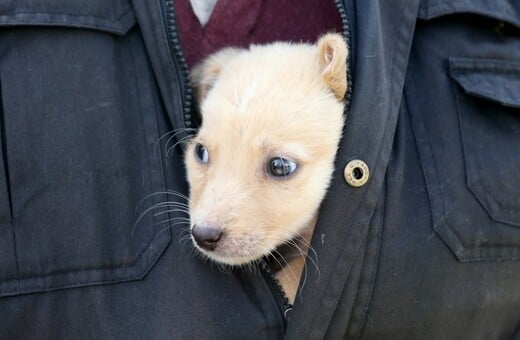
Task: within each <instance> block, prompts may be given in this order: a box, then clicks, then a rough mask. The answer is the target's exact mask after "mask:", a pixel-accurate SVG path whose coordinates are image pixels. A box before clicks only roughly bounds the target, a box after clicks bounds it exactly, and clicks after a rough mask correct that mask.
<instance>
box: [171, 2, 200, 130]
mask: <svg viewBox="0 0 520 340" xmlns="http://www.w3.org/2000/svg"><path fill="white" fill-rule="evenodd" d="M173 3H174V0H164V8H165V13H166V17H165V21H166V34H167V40H168V45H169V47H170V52H171V53H172V55H173V58H172V59H173V62H174V64H175V67H174V68H175V73H176V75H177V79H178V80H179V82H180V92H181V93H180V95H181V103H182V113H183V117H184V127H185V128H191V127H192V125H193V120H192V119H193V117H192V114H191V107H192V98H193V94H192V89H191V84H190V79H189V70H188V66H187V64H186V60H185V59H184V55H183V54H182V48H181V43H180V39H179V30H178V29H177V19H176V17H175V7H174V4H173ZM187 131H192V130H187ZM182 137H183V136H180V137H179V138H182Z"/></svg>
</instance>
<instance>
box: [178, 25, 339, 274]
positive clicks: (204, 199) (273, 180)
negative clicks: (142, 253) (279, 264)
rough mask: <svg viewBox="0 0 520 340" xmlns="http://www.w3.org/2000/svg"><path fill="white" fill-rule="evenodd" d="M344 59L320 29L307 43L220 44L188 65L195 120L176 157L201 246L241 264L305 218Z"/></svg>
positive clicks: (316, 189)
mask: <svg viewBox="0 0 520 340" xmlns="http://www.w3.org/2000/svg"><path fill="white" fill-rule="evenodd" d="M346 58H347V48H346V46H345V43H344V42H343V39H342V38H341V37H340V36H338V35H332V34H330V35H326V36H324V37H323V38H322V39H321V40H320V41H319V42H318V44H317V45H314V46H311V45H305V44H297V45H289V44H283V43H276V44H272V45H266V46H253V47H251V48H250V49H249V50H231V49H229V50H224V51H222V52H220V53H217V54H216V55H214V56H213V57H210V58H209V59H208V60H207V61H206V62H205V63H204V64H202V65H201V66H199V67H198V68H197V69H196V70H195V71H194V73H193V78H194V79H193V81H194V83H195V84H196V86H197V87H198V90H199V99H200V101H201V114H202V118H203V119H202V125H201V127H200V130H199V132H198V134H197V135H196V136H195V137H194V138H193V140H192V141H191V142H190V144H189V146H188V149H187V152H186V159H185V162H186V167H187V173H188V181H189V183H190V219H191V233H192V236H193V240H194V243H195V244H196V246H197V248H198V249H199V250H200V251H201V252H202V253H203V254H205V255H207V256H208V257H209V258H211V259H212V260H214V261H217V262H220V263H225V264H230V265H240V264H245V263H249V262H251V261H254V260H256V259H259V258H261V257H263V256H264V255H267V254H269V253H270V252H272V251H273V250H274V249H275V248H276V247H277V246H279V245H281V244H283V243H285V242H287V241H289V240H291V239H293V238H294V237H296V236H298V234H299V233H300V232H301V231H302V229H303V228H304V227H306V226H307V225H308V224H309V223H311V220H312V219H313V217H314V216H315V215H316V214H317V211H318V208H319V205H320V202H321V201H322V199H323V197H324V195H325V192H326V189H327V187H328V185H329V181H330V177H331V174H332V171H333V162H334V157H335V154H336V149H337V145H338V143H339V139H340V137H341V131H342V126H343V97H344V94H345V91H346Z"/></svg>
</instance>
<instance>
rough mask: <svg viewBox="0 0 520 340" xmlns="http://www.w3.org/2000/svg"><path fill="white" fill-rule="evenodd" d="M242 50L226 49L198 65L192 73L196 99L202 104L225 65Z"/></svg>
mask: <svg viewBox="0 0 520 340" xmlns="http://www.w3.org/2000/svg"><path fill="white" fill-rule="evenodd" d="M239 51H240V50H239V49H238V48H231V47H229V48H225V49H222V50H220V51H218V52H217V53H214V54H212V55H210V56H209V57H208V58H206V59H205V60H204V61H202V62H201V63H199V64H198V65H196V66H195V67H194V68H193V69H192V71H191V73H190V80H191V85H192V86H193V88H194V90H195V97H196V99H197V101H198V102H199V103H201V102H202V101H203V100H204V98H206V95H207V94H208V92H209V90H211V88H212V87H213V84H214V83H215V81H216V80H217V78H218V75H219V74H220V71H221V70H222V67H223V66H224V64H226V63H227V62H228V61H229V60H230V59H231V58H233V57H234V56H235V55H237V53H238V52H239Z"/></svg>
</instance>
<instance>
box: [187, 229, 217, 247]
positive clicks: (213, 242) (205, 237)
mask: <svg viewBox="0 0 520 340" xmlns="http://www.w3.org/2000/svg"><path fill="white" fill-rule="evenodd" d="M191 234H192V235H193V239H195V242H197V245H198V246H199V247H201V248H202V249H205V250H208V251H212V250H215V248H216V247H217V244H218V242H219V241H220V240H221V239H222V235H223V232H222V229H221V228H219V227H216V226H200V225H197V224H196V225H194V226H193V229H191Z"/></svg>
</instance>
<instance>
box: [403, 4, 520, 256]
mask: <svg viewBox="0 0 520 340" xmlns="http://www.w3.org/2000/svg"><path fill="white" fill-rule="evenodd" d="M513 3H514V2H511V1H507V0H498V1H495V2H489V1H480V0H475V1H466V0H460V1H449V0H432V1H425V2H423V3H422V4H421V10H420V12H419V17H420V18H421V19H423V20H419V22H418V26H417V38H416V40H415V41H414V44H415V46H414V48H412V55H411V61H410V66H409V67H410V70H411V71H410V73H409V74H408V75H407V82H408V83H407V85H406V86H405V90H406V92H407V101H408V105H409V109H410V114H411V117H412V123H413V128H414V131H415V139H416V141H417V147H418V152H419V156H420V159H421V163H422V168H423V172H424V176H425V184H426V187H427V191H428V196H429V201H430V206H431V213H432V224H433V229H434V231H435V233H436V234H437V235H438V236H439V237H440V238H441V239H442V240H443V241H444V243H445V244H446V245H447V246H448V248H449V249H450V250H451V251H452V252H453V253H454V254H455V256H456V257H457V259H458V260H459V261H461V262H470V261H519V260H520V62H519V60H518V55H519V53H520V50H519V47H520V45H519V44H518V28H519V27H520V20H519V17H518V11H514V10H512V8H513V7H515V6H517V5H513ZM425 81H426V82H427V83H428V85H424V82H425Z"/></svg>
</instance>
